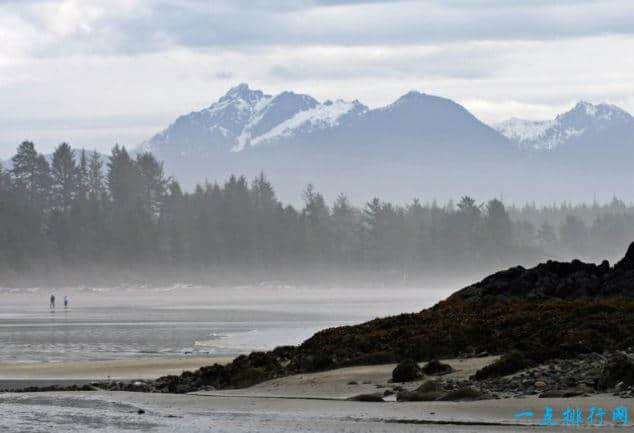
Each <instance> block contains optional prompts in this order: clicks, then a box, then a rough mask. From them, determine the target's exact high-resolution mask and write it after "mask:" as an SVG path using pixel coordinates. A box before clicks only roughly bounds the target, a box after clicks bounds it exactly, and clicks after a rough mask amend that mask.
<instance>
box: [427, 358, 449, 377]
mask: <svg viewBox="0 0 634 433" xmlns="http://www.w3.org/2000/svg"><path fill="white" fill-rule="evenodd" d="M422 370H423V373H425V374H426V375H430V376H432V375H442V374H449V373H451V372H452V371H453V368H452V367H451V365H449V364H444V363H442V362H440V361H438V360H437V359H432V360H431V361H429V362H428V363H427V364H425V366H424V367H423V369H422Z"/></svg>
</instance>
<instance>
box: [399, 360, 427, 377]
mask: <svg viewBox="0 0 634 433" xmlns="http://www.w3.org/2000/svg"><path fill="white" fill-rule="evenodd" d="M422 377H423V373H422V372H421V369H420V367H419V366H418V364H417V363H416V361H413V360H411V359H406V360H404V361H401V362H400V363H399V364H398V365H397V366H396V368H394V370H393V371H392V382H412V381H414V380H418V379H420V378H422Z"/></svg>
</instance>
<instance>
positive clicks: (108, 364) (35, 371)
mask: <svg viewBox="0 0 634 433" xmlns="http://www.w3.org/2000/svg"><path fill="white" fill-rule="evenodd" d="M232 360H233V357H227V356H210V357H178V358H134V359H113V360H98V361H61V362H29V363H21V362H0V385H1V384H2V383H3V382H5V381H13V382H18V381H23V382H25V383H27V382H29V381H42V380H45V381H72V380H77V381H84V382H85V381H103V380H135V379H138V380H148V379H156V378H158V377H161V376H166V375H179V374H181V373H182V372H184V371H191V370H196V369H198V368H200V367H203V366H207V365H213V364H216V363H218V364H223V365H224V364H228V363H229V362H231V361H232ZM0 388H2V386H0Z"/></svg>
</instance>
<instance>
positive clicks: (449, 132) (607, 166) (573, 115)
mask: <svg viewBox="0 0 634 433" xmlns="http://www.w3.org/2000/svg"><path fill="white" fill-rule="evenodd" d="M141 149H146V150H150V151H152V152H153V153H154V154H155V155H156V156H157V157H158V158H159V159H161V160H163V161H164V162H165V168H166V170H167V172H168V173H169V174H170V175H173V176H174V177H175V178H176V179H178V180H179V181H181V182H182V184H183V186H184V187H186V188H192V187H193V185H194V184H195V183H197V182H201V181H205V180H209V181H219V182H222V181H224V180H225V179H227V178H228V177H229V176H230V175H232V174H243V175H245V176H247V178H253V177H255V176H257V175H258V174H259V173H260V172H262V171H263V172H264V173H265V174H266V175H267V176H268V177H269V179H270V180H271V181H272V183H273V184H274V185H275V187H276V191H277V193H278V196H279V197H280V198H282V199H283V200H285V201H289V202H292V203H298V202H299V201H300V200H301V197H302V190H303V188H304V187H305V186H306V185H307V184H308V183H313V184H315V187H316V188H317V189H318V190H319V191H320V192H322V193H324V195H325V197H326V198H327V199H329V200H333V199H334V198H335V197H336V196H337V194H339V193H341V192H343V193H346V194H348V195H349V197H350V198H351V199H352V200H353V201H355V202H357V203H363V202H364V201H367V200H369V199H371V198H373V197H375V196H378V197H381V198H384V199H389V200H396V201H401V202H406V201H408V200H411V199H412V198H413V197H422V198H432V199H433V198H437V199H448V198H455V197H460V196H462V195H464V194H469V195H472V196H475V197H477V198H479V199H488V198H491V197H499V196H500V195H503V196H504V197H506V198H508V199H510V200H519V201H524V200H538V201H558V200H568V201H574V200H578V201H587V200H591V199H592V196H593V195H594V194H596V195H597V196H598V197H605V196H607V197H612V196H613V195H615V194H616V195H617V196H620V197H623V198H628V197H630V196H631V194H630V189H629V185H631V183H632V180H634V179H632V175H631V161H632V160H634V121H633V119H632V116H630V115H629V114H628V113H626V112H625V111H623V110H621V109H619V108H617V107H614V106H611V105H605V104H600V105H592V104H589V103H586V102H580V103H579V104H577V105H576V106H575V107H574V108H573V109H572V110H570V111H568V112H566V113H563V114H561V115H559V116H557V117H556V118H555V119H553V120H548V121H541V122H534V121H524V120H520V119H511V120H510V121H507V122H504V123H502V124H501V125H497V127H496V128H492V127H490V126H488V125H486V124H484V123H483V122H481V121H480V120H479V119H477V118H476V117H475V116H474V115H473V114H471V113H470V112H469V111H468V110H467V109H465V108H464V107H463V106H461V105H460V104H457V103H456V102H454V101H452V100H450V99H447V98H442V97H438V96H432V95H428V94H424V93H420V92H417V91H411V92H408V93H406V94H405V95H403V96H401V97H400V98H398V99H397V100H396V101H395V102H393V103H392V104H389V105H387V106H385V107H379V108H374V109H369V108H368V107H366V106H365V105H363V104H362V103H360V102H359V101H356V100H355V101H350V102H348V101H342V100H337V101H325V102H320V101H318V100H317V99H315V98H313V97H311V96H309V95H301V94H297V93H293V92H282V93H280V94H278V95H274V96H273V95H267V94H265V93H264V92H262V91H260V90H253V89H250V88H249V87H248V86H247V85H246V84H241V85H239V86H236V87H234V88H232V89H230V90H229V91H228V92H227V93H226V94H225V95H224V96H222V97H221V98H220V99H219V100H218V101H217V102H215V103H213V104H211V105H210V106H209V107H207V108H204V109H202V110H200V111H195V112H192V113H190V114H187V115H184V116H181V117H179V118H177V119H176V120H175V121H174V122H173V123H172V124H171V125H169V126H168V127H167V128H166V129H165V130H164V131H162V132H160V133H158V134H156V135H155V136H154V137H152V138H151V139H149V140H148V141H147V142H145V143H144V144H143V147H141ZM527 149H530V150H539V151H530V152H527V151H526V150H527ZM562 179H563V180H565V181H562ZM588 194H590V196H588ZM628 194H630V195H628ZM632 198H633V199H634V196H632Z"/></svg>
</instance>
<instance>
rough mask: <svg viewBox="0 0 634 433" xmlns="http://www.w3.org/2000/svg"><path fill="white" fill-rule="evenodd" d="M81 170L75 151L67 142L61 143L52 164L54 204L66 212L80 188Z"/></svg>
mask: <svg viewBox="0 0 634 433" xmlns="http://www.w3.org/2000/svg"><path fill="white" fill-rule="evenodd" d="M79 176H80V172H79V168H78V167H77V164H76V162H75V151H74V150H72V149H71V148H70V146H69V145H68V144H67V143H62V144H60V145H59V146H58V147H57V149H55V152H54V153H53V163H52V165H51V177H52V197H51V201H52V205H53V207H54V208H55V209H60V210H61V211H62V212H66V211H68V210H69V209H70V206H71V204H72V202H73V200H75V199H76V198H77V195H78V193H79V190H80V177H79Z"/></svg>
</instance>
